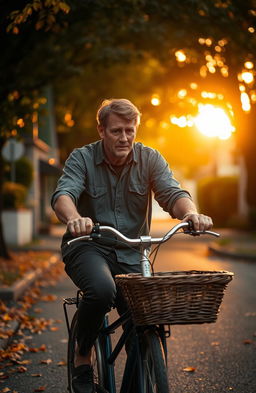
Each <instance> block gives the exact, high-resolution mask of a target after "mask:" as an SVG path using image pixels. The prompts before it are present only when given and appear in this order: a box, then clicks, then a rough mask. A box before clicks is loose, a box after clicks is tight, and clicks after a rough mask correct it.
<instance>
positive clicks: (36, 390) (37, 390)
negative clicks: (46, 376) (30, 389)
mask: <svg viewBox="0 0 256 393" xmlns="http://www.w3.org/2000/svg"><path fill="white" fill-rule="evenodd" d="M45 389H46V386H39V388H37V389H35V390H34V392H43V391H45Z"/></svg>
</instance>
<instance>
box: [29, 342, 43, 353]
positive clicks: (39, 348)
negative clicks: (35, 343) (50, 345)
mask: <svg viewBox="0 0 256 393" xmlns="http://www.w3.org/2000/svg"><path fill="white" fill-rule="evenodd" d="M39 351H42V352H45V351H46V345H45V344H42V345H41V347H38V348H34V347H31V348H29V352H39Z"/></svg>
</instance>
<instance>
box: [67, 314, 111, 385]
mask: <svg viewBox="0 0 256 393" xmlns="http://www.w3.org/2000/svg"><path fill="white" fill-rule="evenodd" d="M76 330H77V311H76V313H75V314H74V317H73V319H72V323H71V327H70V333H69V339H68V356H67V368H68V390H69V392H70V393H74V391H73V388H72V375H73V373H74V368H75V366H74V355H75V349H76ZM92 366H93V375H94V383H95V385H96V392H97V393H107V391H106V390H105V388H104V381H105V379H106V378H105V367H104V355H103V348H102V345H101V343H100V340H99V339H97V340H96V341H95V343H94V345H93V348H92Z"/></svg>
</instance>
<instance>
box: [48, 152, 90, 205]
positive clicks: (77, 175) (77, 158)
mask: <svg viewBox="0 0 256 393" xmlns="http://www.w3.org/2000/svg"><path fill="white" fill-rule="evenodd" d="M86 173H87V170H86V163H85V161H84V158H83V156H82V154H81V152H80V151H79V149H75V150H74V151H73V152H72V153H71V154H70V156H69V158H68V159H67V161H66V162H65V166H64V169H63V174H62V176H61V177H60V179H59V181H58V184H57V187H56V190H55V192H54V193H53V195H52V198H51V205H52V208H54V204H55V202H56V200H57V199H58V197H59V196H60V195H68V196H69V197H70V198H71V199H72V200H73V202H74V204H75V205H77V202H78V198H79V196H80V194H81V193H82V191H83V190H84V185H85V176H86Z"/></svg>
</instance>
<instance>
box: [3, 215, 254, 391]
mask: <svg viewBox="0 0 256 393" xmlns="http://www.w3.org/2000/svg"><path fill="white" fill-rule="evenodd" d="M174 223H175V222H171V223H170V222H166V221H164V222H161V221H155V222H154V223H153V227H152V235H153V236H157V237H158V236H161V235H163V234H164V233H166V232H167V230H168V229H169V227H170V226H171V225H172V224H174ZM63 230H64V227H63V226H56V227H53V228H52V230H51V233H50V234H49V235H44V236H41V237H40V239H38V241H37V242H36V243H34V244H32V245H29V246H28V249H34V250H50V251H52V252H53V253H57V252H59V246H60V241H61V235H62V233H63ZM216 231H217V232H220V233H221V238H222V239H228V241H227V242H225V241H224V242H223V245H222V246H221V245H220V244H218V243H213V242H212V240H211V239H209V237H200V238H199V239H197V244H198V246H195V242H194V240H195V239H194V238H191V237H188V236H186V240H185V241H183V239H181V238H179V237H177V240H175V243H173V247H172V253H173V254H172V255H173V256H172V265H171V269H170V270H177V269H176V266H175V262H174V261H175V259H176V258H177V259H179V260H182V261H183V262H182V263H180V268H181V270H183V268H184V270H185V269H188V266H189V268H190V267H192V268H193V263H194V264H195V266H199V267H200V268H202V269H203V268H204V267H205V268H206V266H208V265H209V266H213V267H214V268H219V267H221V269H222V268H223V269H225V268H227V269H226V270H233V271H235V274H236V276H237V278H236V276H235V279H234V283H231V291H227V295H225V302H224V304H223V311H222V313H221V315H220V318H219V320H218V322H217V324H214V325H203V326H196V325H195V326H174V327H173V329H172V332H173V335H172V338H171V339H170V341H169V344H168V345H169V351H170V353H173V354H174V356H173V357H172V359H171V367H170V383H171V385H172V387H173V390H172V391H173V393H188V392H189V393H199V392H200V393H225V392H227V391H234V392H237V393H255V391H256V382H255V375H256V373H255V371H256V370H255V339H254V338H253V335H256V331H255V326H254V327H253V320H255V315H256V313H255V309H254V308H253V301H254V298H255V296H254V295H253V289H251V291H250V292H249V288H253V286H254V283H253V280H254V277H255V266H254V265H252V264H251V262H254V261H256V253H255V255H254V248H255V241H254V238H253V236H252V234H250V233H246V232H240V231H233V230H227V229H225V230H224V229H216ZM230 239H231V241H230ZM234 244H235V246H234ZM231 246H232V247H231ZM163 247H164V246H163ZM231 248H232V249H231ZM23 249H25V247H24V248H23ZM207 249H209V250H210V252H211V255H212V256H211V255H210V256H209V255H206V254H207V252H206V251H207ZM237 249H239V250H243V249H247V250H248V249H250V250H252V252H249V258H248V253H247V252H246V253H245V254H244V255H238V254H237ZM191 252H192V253H193V258H191V256H192V253H191ZM230 252H231V253H234V254H233V255H236V256H237V258H236V257H232V254H231V258H230ZM252 256H253V257H252ZM165 258H166V266H167V264H168V267H166V266H165V265H164V263H165V262H164V259H165ZM226 258H227V259H226ZM169 260H170V250H169V248H168V249H167V250H166V251H165V250H163V266H164V268H166V269H169V268H170V267H169V266H170V264H169ZM225 260H227V262H225ZM231 260H232V264H231V263H230V261H231ZM236 261H237V262H236ZM207 264H208V265H207ZM178 270H179V269H178ZM206 270H207V268H206ZM239 277H240V278H239ZM241 277H243V281H241ZM30 285H32V282H27V286H30ZM43 291H44V292H45V294H49V293H53V294H54V296H55V300H54V301H53V302H40V303H39V304H36V305H35V307H34V308H32V310H31V316H35V315H36V314H37V311H36V310H38V309H41V314H40V315H42V316H43V317H44V318H46V319H47V318H48V319H51V320H52V327H54V328H55V329H52V330H51V329H49V330H46V331H44V332H43V334H41V335H40V334H39V335H38V334H37V335H29V336H28V337H27V338H26V341H27V343H29V346H30V347H35V348H40V347H41V346H45V348H46V350H45V351H38V352H37V353H33V352H28V353H27V355H26V359H27V360H28V361H29V362H31V364H30V365H29V367H28V368H29V371H27V372H24V373H23V374H21V373H19V372H13V374H12V377H11V380H10V379H9V380H6V381H2V383H0V391H1V388H5V387H9V388H10V389H13V390H11V391H10V393H11V392H12V391H14V390H16V391H17V392H18V393H30V392H33V391H37V390H36V389H39V388H42V390H41V391H43V388H45V391H46V392H51V393H64V391H66V383H67V382H66V367H65V360H66V344H67V330H66V327H65V322H64V315H63V311H62V299H63V297H65V296H73V295H74V293H75V287H74V285H73V284H72V282H71V281H70V280H69V279H68V278H66V277H61V278H60V281H59V282H58V283H57V285H55V286H54V287H47V286H46V287H45V288H44V289H43ZM239 294H240V296H239ZM17 301H18V299H17ZM73 311H74V310H70V314H71V315H72V313H73ZM40 315H39V316H40ZM36 316H37V317H38V315H36ZM17 328H18V327H17ZM253 329H254V330H253ZM14 339H16V338H15V337H14ZM1 344H3V341H2V343H1V341H0V346H1ZM5 344H6V342H5ZM122 362H124V355H123V356H122V361H121V362H120V366H121V365H122ZM253 362H254V365H253ZM63 366H64V367H63ZM187 367H188V368H190V369H195V370H194V371H191V372H184V371H183V369H184V368H187ZM120 373H121V371H120V372H119V374H120ZM0 374H1V373H0ZM36 375H37V377H36ZM56 375H57V376H58V377H56ZM119 379H120V378H119ZM0 381H1V379H0ZM174 381H175V382H174Z"/></svg>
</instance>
